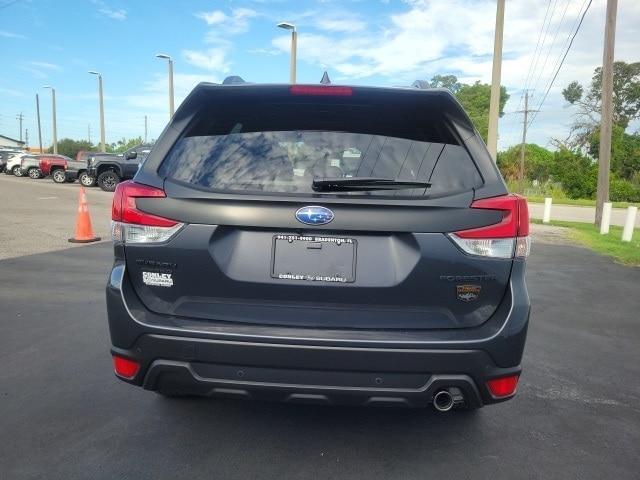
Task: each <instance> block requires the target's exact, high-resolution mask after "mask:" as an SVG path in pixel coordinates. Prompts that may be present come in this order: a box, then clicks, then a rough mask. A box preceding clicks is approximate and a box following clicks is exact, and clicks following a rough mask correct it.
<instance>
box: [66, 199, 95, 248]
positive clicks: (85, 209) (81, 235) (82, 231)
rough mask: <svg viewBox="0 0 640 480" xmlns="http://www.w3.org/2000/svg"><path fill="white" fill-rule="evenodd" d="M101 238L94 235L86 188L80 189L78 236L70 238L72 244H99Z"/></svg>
mask: <svg viewBox="0 0 640 480" xmlns="http://www.w3.org/2000/svg"><path fill="white" fill-rule="evenodd" d="M98 240H100V237H96V236H95V235H94V234H93V227H92V226H91V217H90V216H89V205H87V194H86V193H85V191H84V187H80V195H79V197H78V216H77V217H76V235H75V237H73V238H70V239H69V241H70V242H71V243H89V242H97V241H98Z"/></svg>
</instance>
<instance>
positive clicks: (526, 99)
mask: <svg viewBox="0 0 640 480" xmlns="http://www.w3.org/2000/svg"><path fill="white" fill-rule="evenodd" d="M537 111H538V110H532V109H531V110H530V109H529V91H528V90H527V91H526V92H524V110H519V111H518V112H516V113H523V114H524V119H523V122H522V143H521V144H520V174H519V180H520V194H522V195H524V152H525V148H526V145H527V128H528V127H529V113H530V112H537Z"/></svg>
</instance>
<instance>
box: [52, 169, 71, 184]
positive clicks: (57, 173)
mask: <svg viewBox="0 0 640 480" xmlns="http://www.w3.org/2000/svg"><path fill="white" fill-rule="evenodd" d="M51 178H52V179H53V181H54V182H56V183H64V182H66V181H67V174H66V172H65V171H64V170H62V169H61V168H58V169H56V170H54V171H53V173H52V174H51Z"/></svg>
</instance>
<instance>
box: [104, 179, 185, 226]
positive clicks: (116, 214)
mask: <svg viewBox="0 0 640 480" xmlns="http://www.w3.org/2000/svg"><path fill="white" fill-rule="evenodd" d="M164 197H166V195H165V193H164V190H162V189H160V188H155V187H150V186H148V185H142V184H140V183H135V182H133V181H131V180H127V181H125V182H121V183H119V184H118V186H117V187H116V191H115V193H114V194H113V203H112V205H111V220H113V221H114V222H124V223H132V224H136V225H148V226H152V227H173V226H174V225H176V224H177V223H178V222H175V221H173V220H170V219H168V218H163V217H158V216H156V215H151V214H150V213H145V212H143V211H141V210H138V209H137V207H136V198H164Z"/></svg>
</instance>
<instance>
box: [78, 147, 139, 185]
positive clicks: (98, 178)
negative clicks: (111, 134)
mask: <svg viewBox="0 0 640 480" xmlns="http://www.w3.org/2000/svg"><path fill="white" fill-rule="evenodd" d="M151 146H152V145H149V144H142V145H138V146H136V147H133V148H130V149H129V150H127V151H126V152H124V153H120V154H118V155H113V154H103V153H99V154H97V155H91V156H89V159H88V161H87V175H88V176H89V177H91V178H92V179H95V182H96V183H97V184H98V186H99V187H100V188H101V189H102V190H104V191H105V192H113V191H114V190H115V189H116V185H118V183H120V182H121V181H122V180H129V179H132V178H133V176H134V175H135V174H136V172H137V171H138V168H139V167H140V164H141V163H142V162H143V161H144V159H145V158H147V155H149V152H150V151H151ZM83 185H84V183H83Z"/></svg>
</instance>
